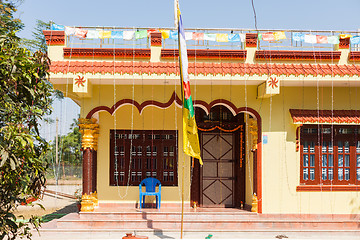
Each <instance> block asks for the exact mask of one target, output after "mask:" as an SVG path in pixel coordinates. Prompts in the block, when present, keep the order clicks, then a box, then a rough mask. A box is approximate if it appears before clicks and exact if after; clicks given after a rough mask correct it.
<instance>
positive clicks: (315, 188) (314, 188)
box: [296, 185, 360, 192]
mask: <svg viewBox="0 0 360 240" xmlns="http://www.w3.org/2000/svg"><path fill="white" fill-rule="evenodd" d="M296 191H297V192H349V191H360V186H358V185H300V186H297V187H296Z"/></svg>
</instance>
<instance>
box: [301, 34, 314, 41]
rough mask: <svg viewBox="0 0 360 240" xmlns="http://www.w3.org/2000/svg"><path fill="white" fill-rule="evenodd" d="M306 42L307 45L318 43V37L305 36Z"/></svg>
mask: <svg viewBox="0 0 360 240" xmlns="http://www.w3.org/2000/svg"><path fill="white" fill-rule="evenodd" d="M304 42H306V43H316V35H312V34H305V38H304Z"/></svg>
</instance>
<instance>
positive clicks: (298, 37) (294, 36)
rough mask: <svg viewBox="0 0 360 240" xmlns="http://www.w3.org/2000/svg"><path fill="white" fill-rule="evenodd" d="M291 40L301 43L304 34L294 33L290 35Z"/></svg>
mask: <svg viewBox="0 0 360 240" xmlns="http://www.w3.org/2000/svg"><path fill="white" fill-rule="evenodd" d="M292 39H293V41H297V42H303V41H304V40H305V34H303V33H299V32H294V33H292Z"/></svg>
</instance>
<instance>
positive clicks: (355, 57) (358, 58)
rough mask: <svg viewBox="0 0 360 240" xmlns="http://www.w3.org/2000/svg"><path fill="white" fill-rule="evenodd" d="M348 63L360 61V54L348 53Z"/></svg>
mask: <svg viewBox="0 0 360 240" xmlns="http://www.w3.org/2000/svg"><path fill="white" fill-rule="evenodd" d="M349 61H355V62H357V61H360V52H350V54H349Z"/></svg>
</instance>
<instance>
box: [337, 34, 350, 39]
mask: <svg viewBox="0 0 360 240" xmlns="http://www.w3.org/2000/svg"><path fill="white" fill-rule="evenodd" d="M339 37H340V39H345V38H351V37H352V36H351V35H350V34H340V35H339Z"/></svg>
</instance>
